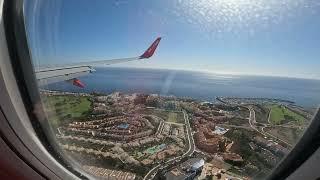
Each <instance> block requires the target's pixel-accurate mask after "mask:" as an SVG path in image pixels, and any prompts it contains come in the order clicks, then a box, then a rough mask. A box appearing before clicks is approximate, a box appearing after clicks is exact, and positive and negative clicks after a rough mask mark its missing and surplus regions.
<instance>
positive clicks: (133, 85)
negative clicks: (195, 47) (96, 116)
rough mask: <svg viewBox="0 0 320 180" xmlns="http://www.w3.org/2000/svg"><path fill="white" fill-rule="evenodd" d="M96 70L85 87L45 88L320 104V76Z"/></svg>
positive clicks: (85, 80)
mask: <svg viewBox="0 0 320 180" xmlns="http://www.w3.org/2000/svg"><path fill="white" fill-rule="evenodd" d="M96 70H97V71H96V72H94V73H92V74H90V75H88V76H83V77H81V78H80V79H81V81H82V82H83V83H84V84H85V85H86V87H85V88H83V89H81V88H78V87H75V86H73V85H71V84H70V83H66V82H59V83H54V84H50V85H49V86H48V87H44V88H45V89H49V90H60V91H69V92H87V93H91V92H93V91H95V92H101V93H112V92H114V91H119V92H124V93H135V92H139V93H151V94H161V95H174V96H177V97H191V98H195V99H199V100H206V101H214V99H215V97H217V96H228V97H230V96H231V97H261V98H262V97H263V98H279V99H284V100H290V101H293V102H295V103H296V104H297V105H300V106H304V107H306V108H312V107H317V106H318V105H319V104H320V80H311V79H297V78H284V77H266V76H243V75H221V74H212V73H204V72H194V71H182V70H158V69H137V68H118V67H117V68H116V67H105V68H96Z"/></svg>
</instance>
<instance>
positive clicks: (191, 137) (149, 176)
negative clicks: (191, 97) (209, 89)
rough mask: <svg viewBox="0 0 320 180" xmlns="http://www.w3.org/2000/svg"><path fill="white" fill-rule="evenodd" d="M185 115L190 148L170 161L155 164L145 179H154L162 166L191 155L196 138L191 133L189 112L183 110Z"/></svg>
mask: <svg viewBox="0 0 320 180" xmlns="http://www.w3.org/2000/svg"><path fill="white" fill-rule="evenodd" d="M183 116H184V121H185V125H186V130H187V139H188V145H189V148H188V151H187V152H185V153H184V154H183V155H182V156H177V157H174V158H172V159H169V160H168V161H166V162H164V163H161V164H159V165H157V166H155V167H154V168H152V169H151V170H150V171H149V172H148V173H147V174H146V175H145V176H144V178H143V179H144V180H149V179H153V178H154V176H155V174H156V173H157V172H158V170H159V169H160V168H161V167H166V166H167V165H169V164H172V163H174V161H176V160H178V161H180V160H181V159H182V158H184V157H186V156H190V155H191V154H192V153H193V152H194V150H195V145H194V139H193V136H192V134H191V127H190V123H189V118H188V114H187V113H186V112H185V111H183Z"/></svg>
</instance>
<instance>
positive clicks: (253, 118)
mask: <svg viewBox="0 0 320 180" xmlns="http://www.w3.org/2000/svg"><path fill="white" fill-rule="evenodd" d="M246 108H248V109H249V111H250V116H249V124H250V127H251V128H252V129H254V130H255V131H257V132H258V133H260V134H262V135H263V136H266V137H267V136H269V137H272V138H273V139H276V140H278V141H281V142H282V143H284V144H286V145H287V146H289V147H291V146H292V145H291V144H290V143H288V142H286V141H284V140H282V139H280V138H278V137H276V136H274V135H272V134H270V133H268V132H265V131H264V128H265V127H263V128H262V130H261V131H259V129H258V128H257V126H256V125H255V123H257V121H256V112H255V111H254V109H253V108H252V107H251V106H249V107H246Z"/></svg>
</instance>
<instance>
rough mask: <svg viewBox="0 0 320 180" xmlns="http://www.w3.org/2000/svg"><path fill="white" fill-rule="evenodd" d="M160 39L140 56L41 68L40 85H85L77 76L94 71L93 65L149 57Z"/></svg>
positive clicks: (39, 73) (39, 71)
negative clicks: (60, 83) (65, 82)
mask: <svg viewBox="0 0 320 180" xmlns="http://www.w3.org/2000/svg"><path fill="white" fill-rule="evenodd" d="M160 40H161V37H158V38H157V39H156V40H155V41H154V42H153V43H152V44H151V46H150V47H149V48H148V49H147V50H146V51H145V52H144V53H143V54H142V55H141V56H138V57H132V58H122V59H111V60H100V61H92V62H82V63H74V64H69V65H63V66H60V67H59V66H55V67H53V66H51V67H45V68H40V69H38V70H36V71H35V73H36V78H37V80H38V85H39V86H42V85H46V84H50V83H55V82H59V81H67V82H70V83H72V84H73V85H75V86H78V87H84V84H83V83H82V82H81V81H80V80H79V79H77V77H80V76H83V75H86V74H89V73H92V72H94V71H95V70H94V69H93V68H92V67H93V66H97V65H110V64H117V63H123V62H128V61H135V60H142V59H148V58H150V57H151V56H152V55H153V54H154V52H155V50H156V49H157V46H158V44H159V42H160Z"/></svg>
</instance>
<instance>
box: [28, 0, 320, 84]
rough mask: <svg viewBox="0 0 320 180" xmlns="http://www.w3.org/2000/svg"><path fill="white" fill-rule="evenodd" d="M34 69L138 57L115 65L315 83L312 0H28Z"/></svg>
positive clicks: (317, 39) (319, 13) (319, 46)
mask: <svg viewBox="0 0 320 180" xmlns="http://www.w3.org/2000/svg"><path fill="white" fill-rule="evenodd" d="M28 2H29V3H28V4H26V6H25V12H26V25H27V31H28V37H29V44H30V47H31V53H32V58H33V60H34V64H35V65H36V66H41V65H45V64H64V63H72V62H80V61H96V60H103V59H112V58H121V57H132V56H136V55H140V54H142V53H143V51H144V50H145V49H146V48H147V47H148V46H149V44H150V43H151V42H152V41H153V40H154V39H155V38H156V37H158V36H161V37H163V39H162V42H161V43H160V45H159V48H158V50H157V52H156V55H155V56H154V57H153V58H152V59H149V60H146V61H140V62H130V63H126V64H121V65H117V66H128V67H143V68H167V69H186V70H196V71H209V72H213V73H228V74H255V75H273V76H288V77H302V78H316V79H320V71H319V70H318V68H319V67H320V58H319V57H320V35H319V32H320V31H319V30H320V21H319V17H320V3H319V2H318V1H317V0H308V1H307V0H295V1H292V0H282V1H279V0H190V1H183V0H158V1H150V0H136V1H129V0H117V1H115V0H107V1H103V0H81V1H79V0H64V1H59V0H56V1H51V2H49V1H40V0H33V1H32V0H31V1H28Z"/></svg>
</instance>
